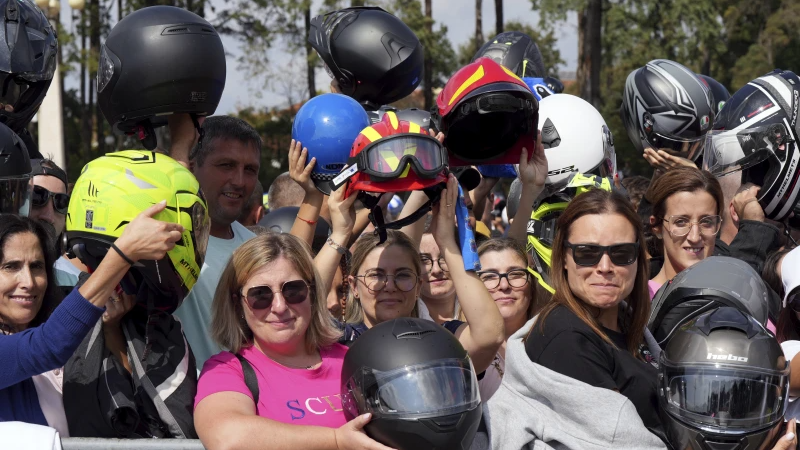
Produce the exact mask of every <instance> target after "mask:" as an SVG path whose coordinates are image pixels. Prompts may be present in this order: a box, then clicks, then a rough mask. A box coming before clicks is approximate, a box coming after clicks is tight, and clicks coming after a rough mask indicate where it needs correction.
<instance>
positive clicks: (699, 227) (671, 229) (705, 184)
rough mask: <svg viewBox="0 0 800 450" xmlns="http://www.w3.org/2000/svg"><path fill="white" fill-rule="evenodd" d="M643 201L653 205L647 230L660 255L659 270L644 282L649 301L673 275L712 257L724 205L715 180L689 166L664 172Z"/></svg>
mask: <svg viewBox="0 0 800 450" xmlns="http://www.w3.org/2000/svg"><path fill="white" fill-rule="evenodd" d="M646 198H647V200H648V201H649V202H650V204H651V205H653V210H652V211H653V212H652V215H651V216H650V228H651V230H652V234H653V235H654V236H655V237H656V239H657V240H658V241H659V242H658V244H660V245H657V247H656V248H657V249H658V250H661V252H662V253H663V256H664V265H663V266H662V267H661V271H660V272H659V273H658V274H656V275H655V276H654V277H653V278H652V279H651V280H650V282H649V283H648V287H649V294H650V298H651V299H652V298H653V297H654V296H655V293H656V291H658V289H659V288H660V287H661V286H662V285H663V284H664V283H666V282H667V281H669V280H671V279H672V278H674V277H675V275H676V274H678V273H679V272H681V271H682V270H683V269H686V268H687V267H691V266H692V265H694V264H695V263H697V262H698V261H702V260H703V259H705V258H708V257H709V256H711V255H713V254H714V244H715V242H716V239H717V232H719V229H720V227H721V226H722V208H723V205H724V204H725V203H724V199H723V196H722V188H721V187H720V185H719V182H718V181H717V179H716V178H714V176H713V175H711V174H710V173H708V172H706V171H700V170H698V169H696V168H693V167H679V168H675V169H672V170H670V171H668V172H667V173H665V174H664V175H662V176H661V177H659V178H658V179H657V180H656V181H654V182H653V184H652V185H651V186H650V188H649V189H648V191H647V194H646ZM654 256H657V255H654Z"/></svg>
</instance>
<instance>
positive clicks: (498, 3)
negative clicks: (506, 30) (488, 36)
mask: <svg viewBox="0 0 800 450" xmlns="http://www.w3.org/2000/svg"><path fill="white" fill-rule="evenodd" d="M502 32H503V0H494V34H495V35H498V34H500V33H502Z"/></svg>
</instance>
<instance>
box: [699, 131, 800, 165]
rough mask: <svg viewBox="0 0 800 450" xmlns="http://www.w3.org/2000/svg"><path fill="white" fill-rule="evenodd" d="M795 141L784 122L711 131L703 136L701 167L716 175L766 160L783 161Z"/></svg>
mask: <svg viewBox="0 0 800 450" xmlns="http://www.w3.org/2000/svg"><path fill="white" fill-rule="evenodd" d="M794 143H795V141H794V138H793V137H792V134H791V133H790V132H789V130H788V129H787V128H786V125H785V124H783V123H773V124H769V125H765V126H761V127H754V128H747V129H744V130H721V131H711V132H709V133H708V135H707V136H706V142H705V150H704V153H703V168H704V169H706V170H708V171H709V172H711V173H712V174H714V175H716V176H717V177H720V176H723V175H727V174H729V173H733V172H737V171H740V170H745V169H748V168H750V167H753V166H755V165H757V164H760V163H762V162H764V161H766V160H767V159H770V158H775V159H776V160H778V161H781V162H784V161H786V155H787V151H788V150H789V146H790V145H794Z"/></svg>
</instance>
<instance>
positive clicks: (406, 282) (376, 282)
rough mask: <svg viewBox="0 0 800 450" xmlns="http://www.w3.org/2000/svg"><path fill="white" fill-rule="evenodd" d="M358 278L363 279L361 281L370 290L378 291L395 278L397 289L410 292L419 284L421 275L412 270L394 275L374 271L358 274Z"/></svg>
mask: <svg viewBox="0 0 800 450" xmlns="http://www.w3.org/2000/svg"><path fill="white" fill-rule="evenodd" d="M356 278H357V279H362V280H361V282H362V283H364V285H365V286H367V289H369V291H370V292H372V293H373V294H374V293H377V292H380V291H382V290H383V289H384V288H386V284H387V283H388V282H389V278H394V285H395V287H397V290H399V291H401V292H409V291H411V290H412V289H414V286H416V285H417V280H418V279H419V277H418V276H417V274H415V273H414V272H412V271H410V270H405V271H401V272H397V273H396V274H394V275H389V274H385V273H383V272H373V273H368V274H366V275H356Z"/></svg>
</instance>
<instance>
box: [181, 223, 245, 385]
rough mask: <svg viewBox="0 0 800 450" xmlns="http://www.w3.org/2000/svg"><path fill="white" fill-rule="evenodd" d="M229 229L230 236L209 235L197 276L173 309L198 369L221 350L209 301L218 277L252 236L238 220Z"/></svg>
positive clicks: (215, 287)
mask: <svg viewBox="0 0 800 450" xmlns="http://www.w3.org/2000/svg"><path fill="white" fill-rule="evenodd" d="M231 229H232V230H233V239H219V238H215V237H214V236H209V237H208V248H207V250H206V258H205V262H204V263H203V268H202V269H200V277H198V279H197V283H195V285H194V287H193V288H192V291H191V292H189V295H188V296H187V297H186V299H185V300H184V301H183V303H182V304H181V306H180V308H178V310H177V311H175V316H176V317H177V318H178V319H180V321H181V325H182V326H183V333H184V335H186V340H187V341H188V342H189V346H190V347H191V348H192V353H194V358H195V360H196V362H197V370H198V372H199V371H200V370H201V369H202V368H203V363H205V362H206V360H207V359H208V358H211V357H212V356H214V355H216V354H217V353H219V352H221V351H222V349H221V348H219V346H218V345H217V344H216V342H214V340H213V339H212V338H211V303H212V302H213V300H214V293H215V292H216V291H217V284H218V283H219V278H220V276H222V271H223V270H224V269H225V266H226V265H227V264H228V260H229V259H230V258H231V254H232V253H233V251H234V250H236V249H237V248H239V246H240V245H242V244H243V243H245V242H247V241H248V240H249V239H250V238H253V237H255V234H253V232H252V231H250V230H248V229H247V228H245V227H244V226H243V225H242V224H240V223H239V222H233V223H232V224H231Z"/></svg>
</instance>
